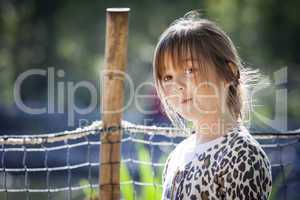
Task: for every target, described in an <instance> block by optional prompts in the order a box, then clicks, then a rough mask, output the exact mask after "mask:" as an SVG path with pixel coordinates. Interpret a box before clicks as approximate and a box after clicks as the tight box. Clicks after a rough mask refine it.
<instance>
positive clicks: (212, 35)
mask: <svg viewBox="0 0 300 200" xmlns="http://www.w3.org/2000/svg"><path fill="white" fill-rule="evenodd" d="M188 54H189V56H191V60H192V62H193V60H197V61H198V62H197V63H198V68H199V71H200V73H202V74H204V76H206V75H207V73H208V71H209V70H214V72H216V74H217V77H218V78H221V79H222V80H224V81H227V82H229V83H231V84H230V86H229V88H228V93H227V97H226V104H227V107H228V109H229V111H230V113H231V114H232V116H233V117H234V118H235V119H237V120H238V119H242V117H243V111H242V110H243V102H244V100H245V99H244V98H245V97H244V94H245V92H244V87H243V86H244V84H246V82H245V81H243V80H246V79H245V76H246V74H247V70H245V69H244V67H243V65H242V63H241V60H240V57H239V55H238V53H237V50H236V48H235V46H234V44H233V42H232V41H231V39H230V38H229V37H228V35H227V34H226V33H225V32H224V31H223V30H222V29H220V28H219V27H218V25H217V24H216V23H215V22H212V21H210V20H208V19H204V18H200V14H199V12H198V11H191V12H189V13H187V14H186V15H185V16H184V17H182V18H179V19H177V20H175V21H174V22H173V23H172V24H171V25H170V26H169V27H168V28H167V29H166V30H165V31H164V32H163V33H162V35H161V37H160V39H159V42H158V44H157V46H156V49H155V53H154V58H153V67H154V70H153V73H154V81H155V87H156V90H157V93H158V96H159V97H160V99H161V101H162V105H163V109H164V110H165V112H166V114H167V116H168V117H169V119H170V120H171V122H172V123H173V124H174V125H175V126H177V127H179V128H185V127H186V125H185V123H184V122H183V121H182V120H180V118H181V117H180V116H179V115H178V114H177V113H176V112H175V111H174V110H173V109H172V108H171V106H169V105H168V103H167V101H166V100H165V98H163V97H164V93H163V90H162V84H161V81H162V74H163V73H164V71H165V69H166V68H167V67H168V66H166V64H165V63H164V62H165V58H166V56H170V58H171V60H172V62H173V63H174V67H175V68H177V67H180V66H179V64H180V60H181V59H182V58H186V57H187V56H188ZM193 65H194V63H193Z"/></svg>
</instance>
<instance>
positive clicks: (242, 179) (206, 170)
mask: <svg viewBox="0 0 300 200" xmlns="http://www.w3.org/2000/svg"><path fill="white" fill-rule="evenodd" d="M245 132H246V134H245ZM242 133H243V134H242ZM222 137H223V138H222V139H221V140H220V142H218V143H216V144H214V145H212V146H210V147H209V148H208V149H206V150H204V151H203V152H200V153H199V154H197V153H195V157H194V159H192V160H191V161H189V162H187V163H185V165H184V166H183V167H181V169H178V170H176V171H175V172H174V170H173V171H171V170H169V169H170V165H171V163H173V164H174V163H176V159H178V158H176V156H175V157H174V156H172V155H173V154H174V151H173V152H172V153H171V154H170V155H169V157H168V158H167V161H166V164H165V167H164V170H163V175H162V180H163V196H162V199H163V200H169V199H170V200H208V199H211V200H219V199H222V200H223V199H224V200H225V199H226V200H229V199H230V200H237V199H238V200H244V199H245V200H251V199H255V200H266V199H268V197H269V195H270V193H271V189H272V175H271V165H270V161H269V160H268V157H267V155H266V154H265V152H264V150H263V149H262V148H261V146H260V144H259V143H258V142H257V141H256V140H255V139H254V138H253V137H252V136H251V135H250V134H249V132H248V130H247V128H246V127H244V126H237V127H236V129H234V130H233V131H231V132H229V133H228V134H226V135H224V136H222ZM180 144H181V143H180ZM180 144H179V145H180ZM179 145H177V146H179ZM175 150H176V149H175Z"/></svg>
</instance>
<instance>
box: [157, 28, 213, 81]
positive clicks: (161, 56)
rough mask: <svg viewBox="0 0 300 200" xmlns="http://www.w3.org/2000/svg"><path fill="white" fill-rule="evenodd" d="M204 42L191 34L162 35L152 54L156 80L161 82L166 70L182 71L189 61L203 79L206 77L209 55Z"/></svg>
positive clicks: (183, 32) (182, 32)
mask: <svg viewBox="0 0 300 200" xmlns="http://www.w3.org/2000/svg"><path fill="white" fill-rule="evenodd" d="M206 51H207V47H205V45H204V42H202V41H201V40H199V36H194V35H193V34H192V33H189V32H187V31H186V30H185V31H181V32H180V31H178V32H176V33H171V34H168V35H162V38H161V40H160V41H159V43H158V45H157V47H156V51H155V54H154V67H155V73H156V76H157V78H158V80H160V81H161V80H162V78H163V76H164V74H165V73H166V71H167V70H168V69H174V70H183V69H184V67H185V65H186V62H187V61H191V62H192V65H193V67H195V68H197V69H198V70H197V71H198V72H199V73H200V74H201V76H202V77H203V78H205V77H207V75H208V70H209V69H208V68H209V66H213V65H210V63H212V62H210V60H211V59H210V57H209V55H210V54H209V53H207V52H206Z"/></svg>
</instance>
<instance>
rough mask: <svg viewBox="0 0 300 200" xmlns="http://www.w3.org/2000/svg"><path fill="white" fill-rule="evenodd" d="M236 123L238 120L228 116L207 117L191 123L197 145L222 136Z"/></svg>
mask: <svg viewBox="0 0 300 200" xmlns="http://www.w3.org/2000/svg"><path fill="white" fill-rule="evenodd" d="M237 122H238V120H236V119H234V118H232V117H229V116H226V117H220V116H218V117H215V116H207V117H205V118H202V119H201V120H198V121H195V122H193V123H194V126H195V128H196V130H195V131H196V140H197V144H201V143H206V142H209V141H211V140H214V139H217V138H218V137H221V136H224V135H225V134H227V133H228V131H229V130H230V129H231V128H232V127H234V126H236V124H237Z"/></svg>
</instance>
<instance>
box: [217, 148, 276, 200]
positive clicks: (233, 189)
mask: <svg viewBox="0 0 300 200" xmlns="http://www.w3.org/2000/svg"><path fill="white" fill-rule="evenodd" d="M247 145H248V147H247V148H239V150H237V151H233V152H232V155H233V156H232V157H231V158H230V159H229V160H230V161H231V162H230V167H229V169H228V171H227V173H226V174H224V175H225V176H223V178H224V179H223V180H224V182H225V190H226V193H225V194H226V199H238V200H245V199H256V200H267V199H268V198H269V195H270V193H271V189H272V175H271V165H270V162H269V160H268V158H267V156H266V154H265V152H264V151H263V150H262V149H261V148H260V147H259V146H255V145H253V144H247ZM240 147H241V146H240ZM236 149H237V148H235V150H236Z"/></svg>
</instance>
